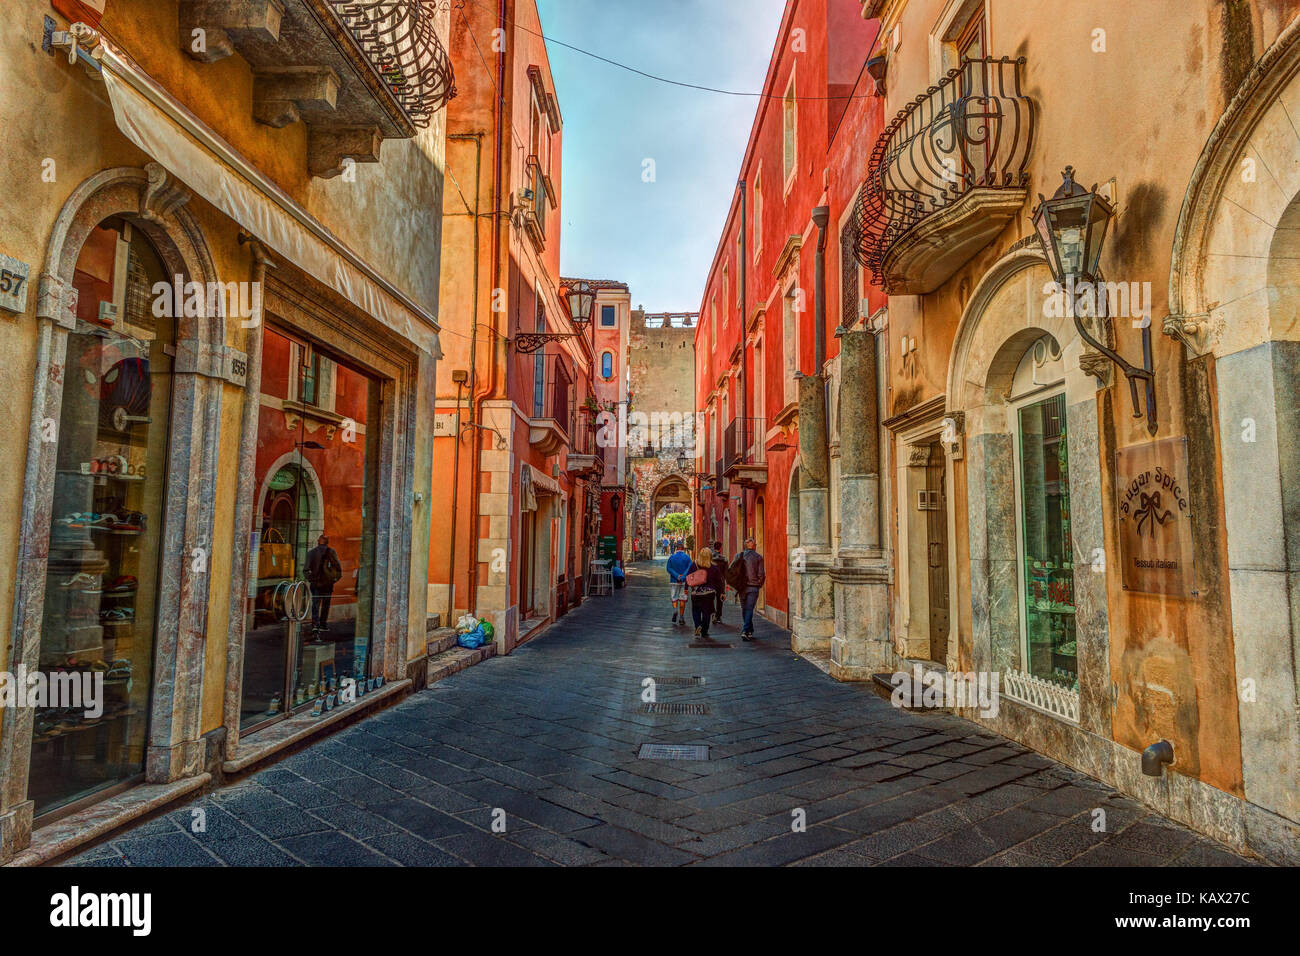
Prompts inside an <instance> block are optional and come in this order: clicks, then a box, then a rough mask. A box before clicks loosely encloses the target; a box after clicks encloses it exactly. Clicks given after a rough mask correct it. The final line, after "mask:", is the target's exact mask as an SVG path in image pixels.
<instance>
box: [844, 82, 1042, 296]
mask: <svg viewBox="0 0 1300 956" xmlns="http://www.w3.org/2000/svg"><path fill="white" fill-rule="evenodd" d="M1024 64H1025V59H1024V57H1021V58H1019V59H1012V58H1010V57H982V58H979V59H967V60H964V61H963V62H962V65H961V66H959V67H957V68H955V69H952V70H950V71H949V72H948V73H947V74H946V75H945V76H944V77H943V78H942V79H941V80H940V81H939V82H938V83H936V84H935V85H934V86H931V87H930V88H929V89H927V90H926V91H925V92H924V93H922V94H921V95H920V96H918V97H916V99H914V100H913V101H912V102H911V103H909V104H908V105H907V106H906V107H905V108H904V109H902V110H900V111H899V113H898V115H897V116H895V117H894V119H893V121H892V122H890V124H889V125H888V126H887V127H886V128H885V130H884V132H883V133H881V135H880V138H879V139H878V140H877V141H876V145H875V148H874V149H873V150H872V153H871V159H870V161H869V164H868V168H867V179H866V183H865V184H864V185H863V188H862V191H861V192H860V193H859V195H858V202H857V209H856V222H857V230H858V237H857V244H856V253H857V257H858V261H859V262H861V263H862V264H863V265H864V266H866V267H867V269H868V270H869V271H870V272H871V276H872V282H873V283H875V284H876V285H878V286H881V287H883V288H884V290H885V291H886V292H889V293H892V294H899V295H920V294H924V293H926V292H932V291H934V289H936V288H937V287H938V286H939V285H941V284H942V283H943V282H944V281H946V280H947V279H948V278H949V277H950V276H951V275H952V274H953V273H954V272H956V271H957V269H959V268H961V266H963V265H965V263H966V262H968V261H969V260H970V259H971V257H972V256H974V255H975V254H976V253H977V252H978V251H979V250H980V249H982V248H983V247H984V246H986V245H987V244H988V243H989V241H991V240H992V238H993V237H994V236H996V235H997V234H998V232H1000V231H1001V230H1002V228H1003V227H1004V226H1005V225H1006V223H1007V222H1008V221H1010V219H1011V217H1012V216H1014V215H1015V214H1016V212H1017V211H1018V210H1019V209H1020V208H1021V207H1022V206H1023V205H1024V201H1025V197H1026V193H1027V188H1026V187H1027V185H1028V180H1029V174H1028V172H1027V171H1026V168H1025V167H1026V165H1027V163H1028V160H1029V151H1030V147H1031V146H1032V144H1033V136H1034V120H1035V113H1034V104H1033V101H1032V100H1030V99H1029V98H1028V97H1027V96H1025V95H1024V94H1023V93H1022V92H1021V83H1020V81H1021V68H1022V67H1023V66H1024Z"/></svg>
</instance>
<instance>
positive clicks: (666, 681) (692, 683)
mask: <svg viewBox="0 0 1300 956" xmlns="http://www.w3.org/2000/svg"><path fill="white" fill-rule="evenodd" d="M653 680H654V682H655V683H656V684H658V685H659V686H660V687H698V686H700V685H701V684H703V683H704V678H703V677H655V678H653Z"/></svg>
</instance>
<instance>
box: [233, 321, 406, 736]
mask: <svg viewBox="0 0 1300 956" xmlns="http://www.w3.org/2000/svg"><path fill="white" fill-rule="evenodd" d="M381 400H382V390H381V383H380V381H379V380H378V379H376V378H373V377H371V376H369V375H367V374H366V373H365V372H363V371H361V370H360V369H357V368H354V367H352V366H350V365H348V364H345V363H344V362H342V361H340V360H339V359H338V358H337V357H336V356H334V355H332V354H330V353H328V352H326V351H324V350H322V349H321V348H319V347H318V346H317V345H316V344H315V343H313V342H312V341H310V340H309V339H307V338H306V337H304V336H302V335H300V334H297V333H295V332H293V331H292V330H289V329H287V328H281V327H278V326H270V325H268V326H267V327H266V328H265V329H264V331H263V339H262V381H261V398H260V401H261V404H260V408H259V410H258V447H257V465H256V469H257V471H256V475H257V484H256V487H257V492H256V498H255V500H254V507H253V513H252V515H251V516H250V523H249V528H248V534H249V541H250V547H249V554H250V555H251V556H252V557H251V560H250V568H249V574H248V590H247V593H246V594H245V600H244V604H245V609H244V610H245V629H244V633H245V638H244V677H243V688H242V705H241V712H240V730H241V732H247V731H250V730H253V729H255V728H257V727H260V726H262V725H264V724H267V723H270V722H272V721H275V720H277V719H279V718H281V717H283V716H284V715H285V714H291V713H294V712H295V711H306V710H308V709H310V710H311V711H312V712H313V713H317V712H323V711H325V710H328V709H332V708H333V707H334V706H336V705H337V703H338V702H339V694H340V692H341V691H342V690H343V689H344V688H345V686H346V684H345V682H346V681H347V680H348V679H352V680H354V681H356V682H357V683H356V690H358V691H359V692H364V691H365V690H366V689H368V688H369V687H370V686H371V685H372V684H373V680H372V678H371V674H372V670H371V656H372V655H371V648H372V646H373V645H372V631H373V621H372V614H371V608H372V602H373V593H374V519H375V504H374V490H375V486H376V481H375V477H376V466H377V462H378V457H377V445H378V442H377V440H372V437H373V436H371V435H370V433H369V431H368V425H370V424H371V423H374V422H377V421H378V420H379V408H380V403H381Z"/></svg>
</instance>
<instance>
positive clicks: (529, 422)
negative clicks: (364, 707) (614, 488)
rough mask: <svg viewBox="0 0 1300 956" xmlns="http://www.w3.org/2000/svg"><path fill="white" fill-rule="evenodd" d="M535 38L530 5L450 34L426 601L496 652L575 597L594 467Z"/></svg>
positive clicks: (544, 76) (469, 20)
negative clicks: (492, 642)
mask: <svg viewBox="0 0 1300 956" xmlns="http://www.w3.org/2000/svg"><path fill="white" fill-rule="evenodd" d="M541 29H542V28H541V21H540V19H539V16H538V11H537V6H536V4H535V3H534V2H531V0H519V2H514V0H507V2H506V3H505V4H503V5H502V7H501V9H500V10H499V11H498V10H495V9H488V8H487V7H486V6H484V5H481V4H480V5H473V4H470V5H465V6H464V7H463V8H462V9H458V10H457V11H456V14H455V16H454V17H453V21H452V26H451V37H452V50H453V55H452V59H453V63H454V65H455V68H456V71H457V76H458V78H459V82H460V88H459V89H460V93H459V95H458V97H457V98H456V100H455V101H454V102H453V103H452V104H451V106H450V107H449V110H448V119H447V122H448V144H449V155H450V157H451V160H450V169H451V176H452V177H453V178H454V180H455V182H456V184H457V187H456V188H455V189H448V190H447V191H446V193H445V206H444V220H443V222H444V225H443V247H444V249H445V250H446V252H445V254H444V259H443V271H442V299H443V315H444V317H445V325H446V330H447V334H446V335H445V336H444V350H445V358H444V361H443V362H442V364H441V366H440V368H439V377H438V384H437V394H438V413H437V436H438V437H437V438H435V440H434V468H435V470H436V471H437V473H438V474H440V475H445V476H447V480H446V481H445V482H439V484H438V490H437V492H436V504H437V506H436V508H435V509H434V521H433V529H432V534H431V540H430V552H429V567H430V573H429V578H428V600H429V604H430V610H431V611H432V612H433V613H434V614H436V615H437V616H439V617H440V618H441V620H442V623H444V624H449V623H454V622H455V621H456V620H457V619H458V618H459V617H460V616H461V615H463V614H465V613H467V612H470V613H473V614H474V615H475V616H476V617H479V618H486V619H488V620H489V621H491V622H492V624H493V626H494V628H495V633H496V644H497V650H498V652H499V653H508V652H509V651H511V650H512V649H513V648H514V647H516V646H517V645H518V644H520V643H522V642H523V641H525V640H527V639H528V638H529V637H530V636H534V635H535V634H536V633H538V631H539V629H540V628H541V627H543V626H544V625H545V624H547V623H548V622H551V621H553V620H555V618H556V617H557V616H559V615H560V614H563V613H564V611H565V610H566V609H567V608H568V607H570V606H572V605H573V603H574V602H576V601H577V600H580V598H581V593H582V592H581V586H582V581H583V576H584V572H585V568H586V562H587V561H588V560H589V557H588V556H587V555H586V554H585V553H584V547H585V542H587V541H588V539H589V538H590V532H589V529H588V525H589V523H590V520H591V518H590V514H591V506H590V502H589V497H590V496H589V493H588V490H589V486H590V485H591V484H592V483H595V482H596V481H597V478H598V476H597V472H598V471H599V468H598V462H597V459H596V457H595V446H594V435H593V433H592V430H591V429H590V427H589V421H590V419H589V416H588V415H587V414H586V413H585V411H584V410H585V409H586V408H587V406H588V405H589V404H590V403H591V402H592V401H593V400H594V396H593V375H594V374H595V371H596V362H597V361H598V358H597V352H596V350H595V348H594V344H593V342H594V339H593V330H592V329H591V328H589V327H588V328H580V327H579V326H578V325H576V324H575V323H574V321H573V317H572V316H571V315H570V312H569V302H568V296H567V290H566V289H565V288H564V283H565V280H563V279H561V278H560V268H559V266H560V232H561V229H560V222H561V213H562V208H563V207H562V198H561V195H560V182H561V168H562V156H563V149H562V141H563V126H562V119H561V115H560V109H559V104H558V101H557V99H556V96H555V84H554V81H553V79H552V77H551V70H550V63H549V60H548V59H547V54H546V46H545V42H544V41H543V39H542V36H541ZM484 50H491V51H492V55H491V56H490V57H487V58H484V57H483V56H482V55H481V53H480V51H484ZM609 291H610V290H606V289H602V290H601V293H600V294H601V296H602V297H604V296H606V295H607V294H608V293H609ZM624 291H626V290H624ZM602 301H603V299H602ZM601 308H602V306H601V304H600V303H598V304H597V305H596V307H595V309H594V310H593V314H594V315H596V316H597V318H596V319H595V320H594V321H595V323H596V324H599V321H600V320H599V314H600V310H601Z"/></svg>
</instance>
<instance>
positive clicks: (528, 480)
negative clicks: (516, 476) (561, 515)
mask: <svg viewBox="0 0 1300 956" xmlns="http://www.w3.org/2000/svg"><path fill="white" fill-rule="evenodd" d="M524 484H525V485H526V486H527V488H528V495H529V496H530V497H531V498H532V505H533V507H532V508H527V507H525V510H528V511H531V510H534V509H536V507H537V499H536V497H535V496H536V495H554V496H556V497H558V498H563V497H564V489H563V488H561V487H560V483H559V482H558V481H556V480H555V479H554V478H552V477H551V476H550V475H548V474H546V472H544V471H542V470H541V469H539V468H536V467H534V466H533V465H530V464H528V463H527V462H524Z"/></svg>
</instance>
